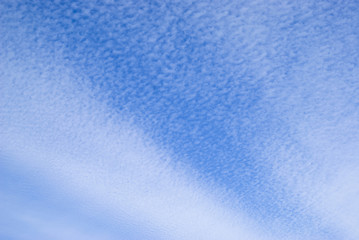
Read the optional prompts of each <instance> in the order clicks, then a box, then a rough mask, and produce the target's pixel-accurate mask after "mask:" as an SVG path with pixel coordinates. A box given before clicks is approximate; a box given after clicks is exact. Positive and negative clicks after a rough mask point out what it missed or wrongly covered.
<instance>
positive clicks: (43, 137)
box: [0, 46, 264, 240]
mask: <svg viewBox="0 0 359 240" xmlns="http://www.w3.org/2000/svg"><path fill="white" fill-rule="evenodd" d="M19 48H20V49H21V46H20V47H19ZM21 51H23V53H24V54H23V55H22V57H21V58H17V59H16V60H12V59H10V58H9V57H8V56H2V60H3V61H2V62H3V63H2V66H1V68H2V69H3V70H2V76H5V78H3V79H5V80H6V81H3V82H2V83H1V92H2V94H1V101H0V102H1V105H0V109H1V112H2V114H1V119H0V121H1V123H2V124H1V134H2V138H1V152H2V153H3V154H7V155H9V156H12V159H18V160H17V161H20V163H21V166H22V168H24V169H29V172H36V173H37V174H38V175H39V176H41V177H42V178H43V179H45V181H48V182H49V183H51V184H52V186H53V188H55V189H57V190H58V191H60V192H61V193H63V194H66V196H71V198H74V199H78V201H80V202H84V203H86V204H87V205H89V206H96V208H99V209H102V210H103V211H104V212H106V213H108V214H109V215H111V216H112V219H116V216H117V217H120V218H121V216H127V219H132V221H134V222H141V225H139V226H138V227H139V228H141V229H148V228H149V229H152V231H153V232H154V234H155V235H157V236H158V237H159V239H160V238H166V239H228V240H230V239H238V238H240V239H264V238H263V237H261V236H259V235H260V234H258V231H259V230H254V228H255V227H254V226H255V225H254V224H253V222H252V223H251V220H250V219H249V218H247V217H245V215H244V214H241V213H240V212H236V211H232V210H230V209H229V208H227V207H226V205H225V204H224V203H223V202H221V200H220V199H221V198H223V199H224V198H225V196H224V197H219V196H216V192H218V189H215V188H213V187H211V186H208V185H206V184H204V183H201V182H200V181H198V179H196V177H195V176H192V175H190V174H188V171H187V170H186V169H185V168H183V167H181V166H179V165H178V166H176V165H175V164H174V163H173V162H172V161H171V156H170V155H169V154H168V153H166V152H165V151H163V150H161V148H160V147H158V146H156V145H155V144H154V143H153V142H152V141H151V139H149V138H148V137H146V135H145V134H144V133H143V132H141V130H139V129H137V128H136V127H135V126H134V125H133V124H131V123H130V122H129V121H128V119H130V117H129V116H120V115H118V114H117V113H115V112H112V111H111V110H109V109H108V108H106V107H104V105H102V104H101V103H99V102H96V101H94V100H93V99H92V98H91V94H90V92H89V91H88V90H86V89H84V88H82V89H79V88H78V86H76V85H75V84H73V82H74V81H73V79H74V78H80V77H82V76H80V75H79V74H76V73H74V72H73V71H71V70H69V69H68V68H65V67H64V66H63V64H61V62H58V61H49V60H48V56H46V51H43V52H42V53H41V52H40V51H39V52H37V53H35V54H30V55H31V56H29V57H26V54H27V53H28V51H31V49H28V48H23V49H21ZM126 119H127V120H126ZM9 184H11V183H9ZM222 193H224V194H226V193H225V192H222ZM13 214H14V213H13ZM18 218H19V217H18ZM20 221H21V222H23V223H24V224H26V225H28V226H32V227H34V228H38V229H39V231H42V233H43V234H45V235H46V236H48V235H51V236H54V235H56V236H57V238H58V239H64V238H65V236H64V235H58V234H59V233H60V232H63V234H65V233H67V234H69V236H72V237H73V236H76V235H77V234H79V235H78V237H79V238H78V239H81V238H82V239H83V238H85V237H84V236H82V235H81V234H82V233H81V232H76V230H75V229H74V228H73V227H71V226H69V225H68V224H66V223H63V222H61V221H60V222H58V221H57V220H54V221H53V223H49V222H48V221H46V220H45V219H43V216H38V215H37V214H27V215H26V214H25V215H24V216H22V217H21V219H20ZM140 231H141V230H140ZM66 238H67V237H66ZM93 238H96V237H95V236H93ZM98 239H100V238H98ZM101 239H102V238H101Z"/></svg>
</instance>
